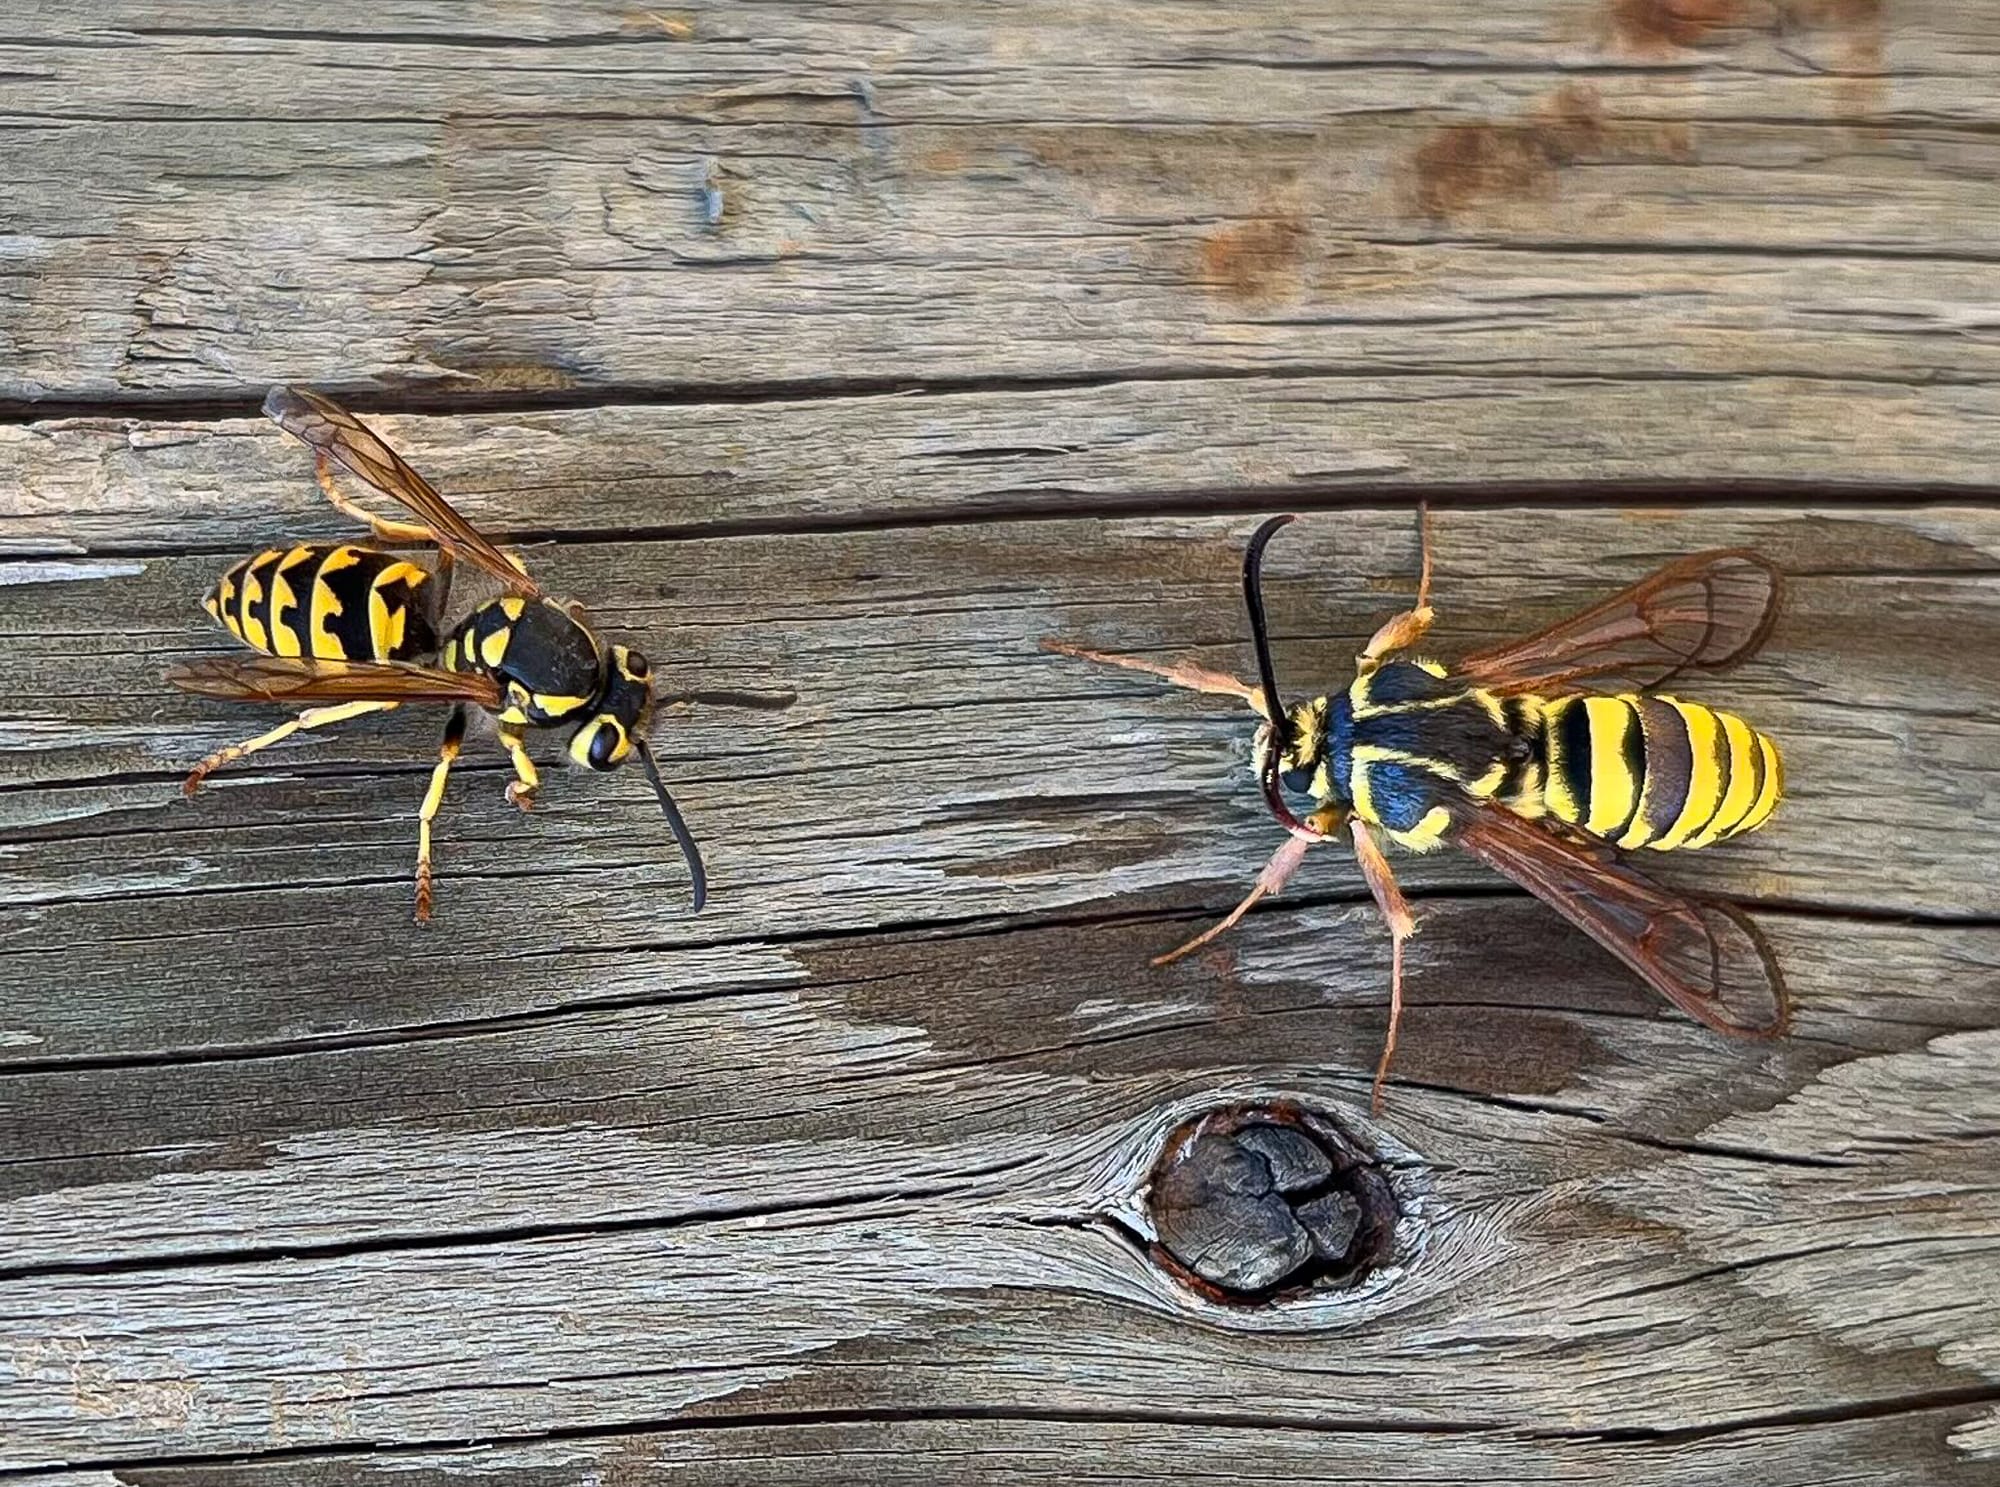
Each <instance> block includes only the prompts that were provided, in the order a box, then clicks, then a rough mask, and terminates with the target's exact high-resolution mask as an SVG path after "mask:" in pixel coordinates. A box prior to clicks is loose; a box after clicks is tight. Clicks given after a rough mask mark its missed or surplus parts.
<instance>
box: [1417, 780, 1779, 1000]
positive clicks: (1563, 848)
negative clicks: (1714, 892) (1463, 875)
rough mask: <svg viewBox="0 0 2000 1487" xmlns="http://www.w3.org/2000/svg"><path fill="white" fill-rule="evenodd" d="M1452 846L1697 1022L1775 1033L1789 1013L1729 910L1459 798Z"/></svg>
mask: <svg viewBox="0 0 2000 1487" xmlns="http://www.w3.org/2000/svg"><path fill="white" fill-rule="evenodd" d="M1453 840H1454V841H1455V842H1456V843H1457V844H1458V845H1459V846H1461V847H1463V848H1465V850H1466V851H1468V852H1470V853H1471V854H1472V855H1473V856H1475V857H1477V858H1478V859H1479V860H1480V861H1481V862H1484V863H1485V864H1486V865H1487V866H1488V867H1490V868H1493V869H1494V870H1495V871H1497V872H1499V873H1501V874H1503V875H1504V876H1506V877H1509V878H1512V879H1513V880H1514V881H1515V882H1516V883H1518V884H1520V885H1521V886H1522V887H1523V888H1525V889H1527V890H1528V891H1529V892H1530V893H1532V894H1534V896H1535V897H1536V898H1539V899H1540V900H1541V901H1542V902H1543V903H1545V904H1548V905H1549V906H1550V907H1551V908H1553V909H1555V910H1556V911H1557V912H1558V913H1560V914H1561V915H1562V916H1563V917H1564V918H1565V919H1567V920H1569V922H1570V923H1572V924H1574V925H1575V926H1576V927H1577V928H1578V929H1581V930H1582V931H1583V932H1584V933H1585V934H1587V935H1589V936H1590V937H1591V938H1592V939H1593V940H1595V941H1597V943H1598V944H1600V945H1602V946H1603V947H1604V948H1605V949H1607V950H1609V951H1610V952H1611V953H1612V954H1613V955H1615V956H1617V957H1618V958H1619V959H1620V960H1622V961H1624V962H1625V964H1626V965H1628V966H1630V967H1631V968H1632V969H1633V970H1634V971H1635V972H1637V973H1638V975H1639V976H1640V977H1641V979H1643V980H1644V981H1645V982H1646V984H1647V985H1649V986H1651V987H1652V988H1653V989H1654V990H1656V991H1658V992H1659V993H1660V994H1661V995H1662V996H1664V997H1665V998H1666V999H1667V1000H1668V1001H1670V1002H1672V1003H1673V1004H1674V1005H1675V1006H1676V1007H1679V1008H1680V1009H1681V1010H1682V1011H1683V1012H1685V1013H1687V1015H1688V1016H1690V1017H1692V1018H1694V1019H1695V1020H1696V1021H1697V1022H1701V1023H1705V1024H1706V1025H1708V1026H1709V1027H1712V1028H1714V1029H1715V1030H1716V1031H1717V1032H1720V1033H1730V1034H1733V1035H1735V1036H1737V1037H1745V1038H1771V1037H1776V1036H1777V1035H1778V1034H1779V1033H1781V1032H1783V1031H1784V1030H1785V1024H1786V1023H1787V1021H1789V1019H1790V1016H1791V1002H1790V998H1789V996H1788V994H1787V992H1786V990H1785V982H1784V978H1783V977H1782V976H1781V975H1780V974H1779V971H1778V966H1777V962H1776V961H1775V960H1773V959H1772V956H1771V950H1770V947H1769V946H1768V945H1766V944H1765V942H1764V937H1763V935H1761V934H1760V933H1758V931H1757V927H1756V926H1755V925H1754V924H1752V923H1751V922H1750V921H1749V919H1747V918H1746V917H1744V915H1743V914H1741V913H1740V912H1738V911H1737V910H1736V909H1734V908H1731V907H1729V906H1728V905H1725V904H1719V903H1716V902H1714V901H1712V900H1707V899H1694V898H1688V897H1684V896H1682V895H1680V894H1677V893H1671V892H1669V891H1668V890H1666V889H1664V888H1662V887H1660V886H1659V885H1658V884H1656V883H1654V882H1652V881H1651V880H1650V879H1648V878H1646V877H1644V876H1643V875H1642V874H1640V873H1637V872H1635V871H1633V870H1632V869H1631V868H1629V867H1627V866H1626V865H1625V864H1624V863H1622V862H1620V861H1618V860H1617V859H1616V858H1614V857H1613V856H1612V855H1611V853H1610V851H1609V849H1596V848H1591V847H1587V846H1584V845H1583V844H1581V843H1579V842H1573V841H1571V840H1569V839H1568V838H1567V837H1563V836H1559V835H1557V834H1556V832H1554V831H1553V830H1551V829H1550V828H1548V827H1546V826H1543V825H1539V824H1537V823H1536V822H1533V821H1528V820H1525V819H1523V818H1522V817H1520V816H1517V815H1515V814H1514V813H1513V812H1512V811H1510V810H1508V809H1506V807H1504V806H1501V805H1496V804H1493V803H1490V802H1488V803H1484V804H1479V805H1474V804H1472V803H1471V802H1470V801H1468V802H1467V803H1466V805H1465V807H1464V808H1463V811H1462V813H1461V816H1460V820H1459V822H1458V830H1457V833H1456V835H1455V836H1454V838H1453Z"/></svg>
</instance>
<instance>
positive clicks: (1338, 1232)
mask: <svg viewBox="0 0 2000 1487" xmlns="http://www.w3.org/2000/svg"><path fill="white" fill-rule="evenodd" d="M1141 1199H1142V1202H1143V1204H1144V1207H1145V1211H1146V1215H1147V1218H1148V1219H1149V1220H1150V1222H1151V1224H1152V1228H1153V1236H1154V1242H1153V1243H1152V1245H1151V1246H1150V1253H1151V1255H1152V1257H1153V1260H1154V1261H1155V1263H1157V1264H1159V1265H1160V1266H1162V1267H1163V1268H1164V1269H1165V1270H1167V1271H1168V1273H1170V1274H1172V1275H1174V1276H1175V1277H1176V1278H1178V1279H1179V1280H1181V1281H1182V1282H1183V1283H1184V1284H1186V1285H1188V1286H1190V1287H1192V1288H1193V1289H1195V1290H1196V1291H1198V1292H1200V1293H1201V1294H1203V1295H1205V1296H1207V1297H1209V1298H1211V1299H1213V1300H1218V1301H1226V1302H1233V1303H1238V1304H1255V1303H1261V1302H1268V1301H1280V1300H1288V1299H1291V1298H1292V1297H1295V1296H1299V1295H1302V1294H1306V1293H1309V1292H1310V1293H1321V1292H1328V1291H1336V1290H1341V1289H1345V1288H1346V1287H1349V1286H1352V1285H1354V1284H1356V1283H1357V1282H1358V1281H1360V1280H1361V1279H1362V1278H1363V1277H1364V1276H1366V1275H1367V1274H1368V1272H1369V1271H1370V1270H1372V1269H1374V1268H1375V1267H1376V1266H1377V1265H1379V1264H1381V1263H1382V1262H1383V1261H1384V1260H1386V1259H1387V1258H1388V1257H1389V1254H1390V1251H1391V1249H1392V1247H1393V1244H1394V1239H1395V1232H1396V1220H1397V1217H1398V1207H1397V1200H1396V1193H1395V1189H1394V1188H1393V1187H1392V1186H1391V1185H1390V1183H1389V1180H1388V1178H1387V1177H1386V1176H1385V1175H1384V1174H1383V1172H1382V1169H1381V1165H1380V1164H1379V1163H1378V1162H1377V1161H1376V1159H1375V1158H1374V1156H1372V1155H1371V1154H1370V1153H1369V1152H1368V1151H1366V1150H1364V1149H1363V1148H1362V1147H1361V1146H1360V1145H1359V1144H1358V1143H1356V1142H1355V1141H1354V1140H1353V1139H1352V1138H1351V1137H1349V1136H1348V1134H1347V1133H1346V1132H1345V1131H1344V1130H1342V1129H1341V1127H1340V1126H1339V1125H1338V1124H1337V1123H1336V1122H1335V1121H1334V1120H1333V1119H1332V1118H1331V1117H1330V1116H1326V1115H1323V1114H1320V1113H1318V1112H1316V1111H1312V1110H1308V1109H1306V1108H1304V1107H1303V1106H1300V1105H1297V1104H1294V1103H1291V1102H1289V1101H1286V1102H1270V1103H1256V1104H1238V1105H1231V1106H1225V1107H1223V1108H1220V1109H1216V1110H1210V1111H1206V1112H1204V1113H1203V1114H1201V1115H1198V1116H1195V1117H1193V1118H1192V1119H1190V1120H1186V1121H1183V1122H1182V1123H1181V1124H1180V1125H1179V1126H1177V1127H1175V1129H1174V1131H1173V1133H1172V1134H1171V1135H1170V1136H1169V1137H1168V1138H1167V1142H1166V1145H1165V1147H1163V1148H1162V1150H1161V1152H1160V1157H1159V1160H1158V1161H1157V1162H1156V1163H1155V1164H1154V1166H1153V1170H1152V1174H1151V1176H1150V1178H1149V1179H1148V1181H1147V1185H1146V1187H1145V1189H1144V1191H1143V1192H1142V1194H1141Z"/></svg>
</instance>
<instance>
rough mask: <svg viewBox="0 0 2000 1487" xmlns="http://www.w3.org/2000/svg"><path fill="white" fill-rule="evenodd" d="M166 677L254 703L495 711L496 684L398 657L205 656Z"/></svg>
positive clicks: (199, 691) (191, 688)
mask: <svg viewBox="0 0 2000 1487" xmlns="http://www.w3.org/2000/svg"><path fill="white" fill-rule="evenodd" d="M167 680H168V681H170V682H172V683H173V684H174V685H175V686H177V687H179V688H180V689H181V690H182V691H183V692H193V693H194V694H195V695H196V696H198V697H223V698H230V699H234V700H246V699H247V700H250V701H255V702H473V703H477V704H478V705H479V706H481V707H485V708H494V709H497V708H499V707H500V705H501V697H500V683H499V682H497V681H495V680H494V679H493V678H492V677H490V676H486V675H484V674H482V673H479V672H467V671H444V670H441V669H439V668H438V667H435V666H411V665H407V664H405V663H403V662H400V661H309V660H303V659H300V658H298V657H293V656H209V657H205V658H203V659H202V660H199V661H191V662H189V663H188V664H186V665H184V666H176V667H173V668H172V669H171V670H169V671H168V672H167Z"/></svg>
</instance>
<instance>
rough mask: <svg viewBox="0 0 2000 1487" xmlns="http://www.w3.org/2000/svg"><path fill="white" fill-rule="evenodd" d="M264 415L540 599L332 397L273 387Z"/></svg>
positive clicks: (452, 548) (454, 550)
mask: <svg viewBox="0 0 2000 1487" xmlns="http://www.w3.org/2000/svg"><path fill="white" fill-rule="evenodd" d="M264 412H265V413H266V414H267V415H268V416H269V417H271V418H272V419H274V420H275V421H276V422H277V424H278V427H280V428H282V429H283V430H285V432H286V433H288V434H291V435H293V436H295V437H296V438H299V439H301V440H303V441H304V442H305V443H307V444H309V445H311V446H312V448H313V449H314V450H316V451H318V452H319V453H321V454H324V455H326V456H327V457H328V458H329V459H332V460H334V461H335V462H336V463H338V464H339V465H340V466H341V468H342V469H344V470H346V471H348V472H349V473H350V474H352V475H354V476H355V477H356V478H357V479H360V480H365V481H367V482H368V484H370V485H372V486H374V487H375V489H376V490H378V491H380V492H382V494H383V495H385V496H388V497H390V498H391V499H393V500H395V501H397V502H398V503H400V504H401V505H402V506H403V507H404V509H406V510H408V511H410V512H411V513H413V514H414V515H416V516H417V517H420V518H421V519H422V520H423V522H424V524H425V525H426V526H428V527H429V528H430V529H431V531H432V532H433V533H435V534H436V536H437V539H438V543H439V545H440V546H442V547H444V548H445V549H446V550H447V551H449V552H450V553H451V554H452V556H454V557H458V558H463V559H465V561H467V562H468V563H474V564H477V565H478V566H479V567H481V568H484V569H485V570H486V571H487V572H488V573H491V574H492V575H493V576H494V577H495V578H497V579H499V580H500V581H501V582H502V583H503V584H505V585H506V586H507V587H508V589H509V590H510V591H512V592H513V593H516V594H520V595H523V596H525V597H527V598H531V599H533V598H539V597H540V596H541V589H540V588H539V587H538V586H537V585H536V583H535V581H534V580H533V579H531V578H529V577H528V575H527V574H525V573H523V572H522V571H521V570H520V569H519V568H516V567H515V566H514V565H513V563H511V562H510V561H508V558H507V555H506V554H505V553H503V552H501V551H500V549H499V548H497V547H495V546H494V545H493V544H492V543H491V542H489V541H488V540H487V539H486V538H485V537H484V536H482V535H481V534H480V531H479V529H478V528H477V527H475V526H473V525H472V523H471V522H469V521H467V520H466V519H465V518H464V517H462V516H460V515H459V514H458V513H457V512H456V511H455V510H453V509H452V507H451V504H450V503H449V502H448V501H446V500H445V498H444V497H443V496H441V495H439V494H438V492H437V488H436V487H435V486H433V485H432V484H431V483H430V482H429V481H428V480H426V479H424V477H423V476H421V475H419V474H418V473H417V472H416V471H415V470H413V469H411V468H410V466H409V462H408V461H406V460H405V459H404V458H403V457H402V456H401V455H400V454H398V453H396V451H395V450H393V449H391V448H390V447H389V446H388V445H387V444H385V443H383V442H382V440H381V439H380V438H378V437H377V436H376V435H375V433H374V432H373V431H372V430H371V429H370V428H369V427H368V426H367V425H366V424H364V423H363V422H362V421H361V420H360V419H358V418H356V417H355V416H354V415H353V414H352V413H349V412H348V411H347V410H346V409H345V408H343V407H341V406H340V404H338V403H336V402H334V401H333V399H331V398H329V397H327V396H325V395H324V394H322V393H317V392H314V391H313V390H312V389H310V388H306V387H274V388H272V389H271V391H270V393H269V395H267V396H266V397H265V399H264Z"/></svg>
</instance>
